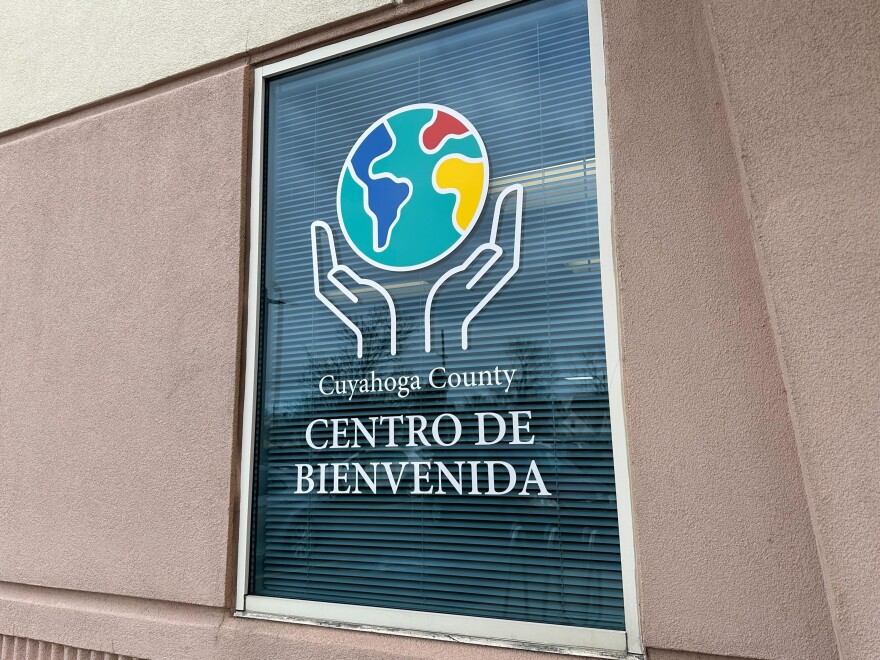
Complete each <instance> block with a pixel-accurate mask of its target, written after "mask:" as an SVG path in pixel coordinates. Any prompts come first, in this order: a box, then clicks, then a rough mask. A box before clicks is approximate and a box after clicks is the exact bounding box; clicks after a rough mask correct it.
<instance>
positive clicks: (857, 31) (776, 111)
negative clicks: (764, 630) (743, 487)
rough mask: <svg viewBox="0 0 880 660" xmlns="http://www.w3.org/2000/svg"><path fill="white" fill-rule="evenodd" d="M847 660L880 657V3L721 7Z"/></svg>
mask: <svg viewBox="0 0 880 660" xmlns="http://www.w3.org/2000/svg"><path fill="white" fill-rule="evenodd" d="M710 5H711V13H710V20H711V24H712V31H713V37H714V39H715V40H716V41H717V44H718V53H719V59H720V63H721V65H722V67H723V70H724V77H725V81H726V85H727V98H728V99H729V103H728V109H729V113H730V117H731V122H732V124H733V126H734V128H735V134H736V138H737V148H738V152H739V154H740V167H741V171H742V178H743V183H744V196H745V200H746V202H747V204H748V207H749V211H750V214H751V216H752V220H753V223H754V236H755V242H756V246H757V249H758V255H759V257H760V261H761V267H762V272H763V275H764V285H765V288H766V291H767V297H768V300H769V302H770V306H771V310H772V312H773V314H772V319H773V328H774V331H775V336H776V342H777V347H778V353H779V356H780V359H781V361H782V365H783V368H784V373H785V383H786V388H787V391H788V398H789V403H790V412H791V417H792V420H793V421H794V427H795V430H796V433H797V439H798V443H799V449H800V460H801V464H802V466H803V470H804V475H805V477H806V486H807V493H808V495H809V499H810V502H811V504H812V513H813V525H814V529H815V532H816V536H817V538H818V541H819V547H820V550H821V555H822V561H823V565H824V569H825V571H824V575H825V582H826V586H827V591H828V597H829V601H830V603H831V607H832V612H833V614H834V620H835V624H836V630H837V637H838V641H839V644H840V649H841V655H842V657H844V658H853V659H861V658H871V657H876V656H877V655H878V653H880V651H878V649H880V626H878V625H877V623H878V622H880V589H878V586H880V442H878V437H880V416H878V403H877V402H878V401H880V111H878V109H880V3H878V2H876V0H846V1H843V2H834V3H830V2H815V1H814V2H806V3H805V2H781V3H766V2H761V1H760V0H749V1H748V2H741V1H736V2H728V1H719V0H711V1H710Z"/></svg>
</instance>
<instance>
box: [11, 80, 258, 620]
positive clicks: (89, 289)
mask: <svg viewBox="0 0 880 660" xmlns="http://www.w3.org/2000/svg"><path fill="white" fill-rule="evenodd" d="M244 85H245V78H244V69H243V68H241V67H239V68H237V69H234V70H231V71H228V72H226V73H222V74H219V75H213V76H210V77H207V78H204V79H200V80H196V81H195V82H192V83H191V84H186V85H178V86H176V87H173V88H171V89H168V90H166V91H164V92H162V93H157V94H154V95H151V96H150V97H148V98H145V99H142V100H140V101H138V102H133V103H129V104H126V105H123V106H121V107H114V108H110V109H107V110H106V111H103V112H99V113H96V114H92V115H89V116H87V117H84V118H81V119H76V120H73V121H67V122H64V123H61V124H59V125H57V126H49V127H47V128H45V129H44V130H40V131H38V132H34V133H32V134H29V135H26V136H23V137H20V138H18V139H10V138H7V139H6V140H5V141H2V143H0V172H2V176H0V227H2V241H0V309H2V310H3V313H2V315H0V337H2V341H0V373H2V374H3V377H2V378H0V456H2V460H0V484H3V487H2V491H3V494H2V497H0V529H2V530H3V533H2V534H0V580H5V581H8V582H20V583H26V584H39V585H47V586H53V587H61V588H65V589H77V590H83V591H94V592H99V593H111V594H129V595H135V596H142V597H145V598H157V599H163V600H179V601H185V602H191V603H206V604H212V605H222V604H223V603H224V596H225V590H226V584H227V560H228V556H227V551H228V538H229V529H230V478H231V474H232V468H231V465H232V460H233V458H232V453H233V449H232V447H233V441H234V433H235V429H236V424H237V422H236V418H235V411H236V409H237V407H236V400H237V399H236V387H237V383H236V368H237V359H238V331H239V330H238V328H239V313H238V310H239V302H240V297H239V278H240V266H241V263H240V249H241V231H242V212H241V209H242V198H241V196H242V149H243V145H242V140H243V131H242V114H243V102H244V101H243V98H244V91H245V90H244Z"/></svg>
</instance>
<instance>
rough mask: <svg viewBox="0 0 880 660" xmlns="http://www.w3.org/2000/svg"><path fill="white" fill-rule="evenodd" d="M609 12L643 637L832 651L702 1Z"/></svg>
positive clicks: (759, 650) (751, 648)
mask: <svg viewBox="0 0 880 660" xmlns="http://www.w3.org/2000/svg"><path fill="white" fill-rule="evenodd" d="M606 12H607V13H606V19H605V26H606V51H607V57H608V84H609V116H610V125H611V157H612V174H613V179H614V213H615V220H614V221H615V239H616V242H615V243H616V249H617V257H618V263H617V267H618V274H619V275H618V276H619V283H618V284H619V291H620V314H621V324H622V327H621V345H622V351H623V376H624V395H625V397H626V414H627V422H628V427H629V438H628V440H629V445H630V452H631V454H630V458H631V463H632V479H633V503H634V508H635V527H636V537H637V538H636V546H637V560H638V564H639V584H640V589H641V608H642V620H643V625H644V631H643V635H644V640H645V644H646V645H647V646H653V647H662V648H669V649H683V650H689V651H699V652H702V653H713V654H717V655H730V656H739V655H742V656H748V657H756V658H773V659H780V660H781V659H783V658H791V659H792V660H795V659H798V660H800V659H802V658H823V659H825V658H828V659H830V658H834V657H836V650H835V643H834V637H833V632H832V629H831V625H830V619H829V612H828V607H827V604H826V600H825V594H824V592H823V588H822V577H821V570H820V565H819V561H818V556H817V551H816V544H815V541H814V539H813V534H812V529H811V525H810V518H809V512H808V508H807V501H806V497H805V493H804V488H803V481H802V478H801V474H800V468H799V465H798V456H797V451H796V446H795V440H794V434H793V431H792V427H791V423H790V420H789V417H788V406H787V402H786V398H785V388H784V384H783V380H782V375H781V373H780V369H779V361H778V358H777V355H776V348H775V345H774V341H773V333H772V330H771V327H770V320H769V316H768V310H767V307H766V304H765V300H764V293H763V286H762V280H761V274H760V272H759V269H758V263H757V260H756V258H755V251H754V245H753V241H752V232H751V224H750V222H749V216H748V213H747V212H746V209H745V208H744V206H743V201H742V194H741V188H740V178H739V171H738V168H737V162H736V156H735V152H734V148H733V145H732V143H731V139H730V134H729V131H728V120H727V116H726V113H725V110H724V99H723V97H722V92H721V87H720V85H719V82H718V75H717V70H716V66H715V59H714V55H713V50H712V48H711V43H710V40H709V34H708V31H707V27H706V20H705V15H704V8H703V6H702V3H700V2H677V3H666V2H656V3H645V2H639V1H637V0H621V1H619V2H614V3H607V4H606Z"/></svg>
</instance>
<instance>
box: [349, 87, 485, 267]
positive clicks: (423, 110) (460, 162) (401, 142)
mask: <svg viewBox="0 0 880 660" xmlns="http://www.w3.org/2000/svg"><path fill="white" fill-rule="evenodd" d="M488 186H489V159H488V156H487V154H486V147H485V145H484V144H483V140H482V139H481V138H480V135H479V133H477V130H476V129H475V128H474V126H473V124H471V123H470V122H469V121H468V120H467V119H465V118H464V117H463V116H462V115H461V114H459V113H458V112H456V111H455V110H452V109H451V108H447V107H445V106H442V105H435V104H429V103H422V104H417V105H408V106H405V107H403V108H398V109H397V110H394V111H392V112H389V113H388V114H386V115H385V116H383V117H381V118H380V119H378V120H377V121H376V122H374V123H373V125H372V126H370V127H369V128H368V129H367V130H366V131H364V133H363V134H362V135H361V136H360V138H358V140H357V142H355V144H354V146H353V147H352V149H351V152H350V153H349V155H348V157H347V158H346V159H345V164H344V165H343V168H342V173H341V174H340V177H339V186H338V189H337V195H336V205H337V213H338V215H339V223H340V227H341V229H342V233H343V235H344V236H345V239H346V240H347V241H348V244H349V245H351V247H352V249H354V251H355V252H356V253H357V254H358V255H360V256H361V257H362V258H363V259H364V260H366V261H367V262H369V263H371V264H373V265H375V266H378V267H379V268H384V269H386V270H396V271H407V270H416V269H418V268H424V267H425V266H429V265H430V264H433V263H435V262H437V261H439V260H440V259H442V258H443V257H445V256H447V255H448V254H450V253H451V252H452V251H453V250H455V248H456V247H458V246H459V245H460V244H461V242H462V241H464V239H465V238H466V237H467V235H468V234H469V233H470V232H471V231H472V230H473V228H474V226H475V225H476V223H477V220H478V219H479V217H480V212H481V211H482V209H483V205H484V203H485V201H486V193H487V190H488Z"/></svg>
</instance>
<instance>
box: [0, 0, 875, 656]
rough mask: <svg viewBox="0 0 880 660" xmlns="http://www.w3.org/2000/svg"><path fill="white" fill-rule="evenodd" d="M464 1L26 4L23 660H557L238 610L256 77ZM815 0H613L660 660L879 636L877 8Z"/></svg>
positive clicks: (6, 376)
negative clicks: (48, 653) (34, 654)
mask: <svg viewBox="0 0 880 660" xmlns="http://www.w3.org/2000/svg"><path fill="white" fill-rule="evenodd" d="M282 4H283V5H284V6H282ZM444 4H448V3H437V2H430V1H428V0H418V1H416V2H405V3H403V4H402V5H398V4H396V3H394V4H387V3H385V4H383V3H379V2H372V1H370V0H356V1H355V0H346V1H345V2H334V3H319V2H292V3H277V2H268V3H258V4H256V5H254V4H246V3H226V4H223V3H221V4H219V5H218V4H217V3H182V4H181V3H173V5H174V6H170V5H168V6H166V5H165V4H164V3H159V2H155V1H154V0H151V1H149V2H143V3H140V4H139V5H138V7H137V8H129V7H126V10H125V13H124V14H123V13H122V10H121V9H116V10H113V9H110V8H109V5H108V6H107V7H105V8H102V9H98V6H97V5H95V6H94V7H91V8H85V7H81V6H74V5H63V4H61V3H50V4H48V5H46V4H44V5H41V7H39V8H34V7H31V6H30V5H28V6H26V5H25V4H24V3H21V2H13V3H12V4H11V5H10V8H9V10H8V11H4V14H3V16H2V17H0V37H2V38H3V39H4V43H5V44H7V46H6V47H5V49H4V52H5V53H8V57H4V61H3V62H2V63H0V81H2V84H0V89H2V90H3V92H2V96H0V99H2V100H0V112H2V115H0V131H6V133H5V134H4V135H2V136H0V172H2V176H0V228H2V240H0V283H2V286H0V309H2V310H3V311H4V314H3V315H2V316H0V373H2V378H0V456H2V461H0V484H3V497H2V498H0V530H3V533H2V534H0V635H5V636H7V637H3V638H2V639H3V645H2V646H0V648H2V651H0V657H3V658H4V660H5V658H6V657H7V654H8V657H11V658H16V659H17V658H19V657H21V658H26V657H29V656H28V655H27V653H30V652H31V651H28V650H27V649H31V648H32V647H33V645H34V644H38V643H37V642H26V641H25V642H7V640H12V639H13V638H19V639H22V640H27V639H30V640H42V642H43V643H44V644H45V645H51V644H55V645H67V646H68V647H71V648H73V649H95V650H96V653H97V652H102V653H115V654H120V655H124V656H133V657H150V658H186V659H191V658H192V659H198V658H235V659H236V660H238V659H246V658H254V659H257V658H259V659H261V660H264V659H270V658H276V657H277V658H282V657H284V658H289V657H298V658H309V659H311V658H315V659H319V658H320V659H325V658H327V659H329V658H337V657H356V658H359V659H361V658H363V659H368V658H377V659H378V658H384V659H392V658H394V659H396V658H424V657H436V658H438V659H443V658H450V659H451V658H480V659H482V658H486V659H487V660H488V659H490V658H527V657H528V658H536V659H537V658H548V657H552V656H548V655H547V654H536V653H530V652H526V651H522V652H516V651H510V650H501V649H494V648H490V647H478V646H463V645H460V644H454V643H450V642H442V641H436V640H423V639H415V638H406V637H389V636H385V635H377V634H372V633H367V632H357V631H350V630H334V629H327V628H315V627H309V626H301V625H290V624H283V623H272V622H263V621H248V620H241V619H236V618H234V617H232V616H231V603H232V600H231V596H232V585H233V583H234V578H235V574H234V560H235V543H234V539H235V534H236V531H237V520H236V510H237V503H236V499H237V494H236V485H237V484H236V480H237V477H236V474H237V469H238V461H239V437H238V433H239V405H240V370H241V343H242V342H241V334H242V328H243V325H242V323H243V314H244V312H243V309H244V303H245V294H244V284H245V282H244V272H245V252H246V247H247V236H246V231H245V228H246V223H245V208H246V202H247V196H248V190H247V186H246V173H247V154H248V152H249V145H248V133H247V126H248V123H249V112H250V111H249V103H250V100H249V89H250V84H251V83H250V79H249V71H250V66H251V65H252V64H254V63H258V62H262V61H266V60H267V59H269V58H277V57H281V56H283V55H286V54H290V53H292V52H296V51H299V50H302V49H304V48H307V47H310V46H311V45H314V44H316V43H322V42H325V41H327V40H332V39H338V38H340V37H342V36H345V35H347V34H352V33H356V32H358V31H362V30H364V29H368V28H369V27H370V26H374V25H379V24H384V23H387V22H391V21H396V20H401V19H402V18H404V17H406V16H413V15H418V14H419V13H422V12H425V11H428V10H430V8H431V7H432V6H439V5H444ZM803 4H804V3H798V2H793V1H790V0H785V2H780V3H773V4H772V5H771V4H768V3H762V2H757V1H755V2H751V1H749V2H745V3H743V2H725V1H721V0H705V2H700V1H698V0H689V1H687V2H663V1H662V0H652V1H648V2H638V1H636V0H614V1H610V0H609V1H607V2H605V3H604V8H605V41H606V57H607V60H608V62H607V64H608V72H607V75H608V85H609V113H610V122H611V149H612V151H611V155H612V169H613V178H614V213H615V238H616V251H617V260H618V263H617V267H618V277H619V281H618V285H619V295H620V307H621V344H622V348H623V364H622V372H623V377H624V395H625V398H626V414H627V425H628V430H629V443H630V451H631V473H632V480H633V496H632V497H633V505H634V514H635V525H636V533H637V539H636V541H637V545H636V554H637V564H638V578H639V585H640V590H641V594H640V596H641V615H642V622H643V633H644V641H645V644H646V645H647V646H648V647H650V652H649V658H650V659H651V660H707V659H709V658H711V659H712V660H725V658H737V657H747V658H766V659H772V660H776V659H777V658H778V659H787V658H791V659H795V658H799V659H800V658H817V659H822V660H824V659H825V658H828V659H833V658H837V657H840V658H843V659H846V660H850V659H853V660H855V659H861V658H867V657H871V656H872V654H873V653H874V649H875V648H877V647H880V639H878V637H877V635H878V632H877V628H876V626H875V625H873V624H872V622H876V620H877V618H878V614H880V597H878V595H877V589H876V585H877V584H878V582H880V575H878V572H880V568H878V566H877V563H876V561H875V559H876V556H877V554H878V551H880V537H878V535H877V534H878V532H877V530H878V526H877V525H876V524H873V525H872V524H871V522H872V521H873V522H874V523H876V520H877V511H878V510H880V506H878V505H880V490H878V488H877V487H876V484H878V483H880V479H878V476H880V475H878V473H877V471H878V469H880V468H878V467H877V466H878V465H880V461H878V458H880V456H878V451H880V450H878V449H877V443H876V442H874V439H875V438H876V431H877V421H876V419H877V416H876V409H877V406H876V401H877V399H878V397H877V394H880V392H878V389H880V388H878V380H880V379H878V376H877V374H878V373H880V370H878V368H877V367H878V366H880V365H878V359H880V358H878V346H880V341H878V332H880V331H878V327H880V324H878V320H880V318H878V317H880V311H878V310H880V306H878V305H877V304H876V303H877V294H876V291H877V290H880V287H878V284H880V282H878V277H880V268H878V266H880V264H878V261H877V257H876V255H877V254H878V253H880V251H878V248H880V245H878V243H880V231H878V229H877V218H878V217H880V213H878V211H880V208H878V207H880V193H878V192H877V191H878V190H880V181H878V172H880V167H878V163H877V158H878V156H877V154H878V153H880V150H878V148H877V147H878V144H877V142H878V139H880V129H878V123H877V121H876V108H877V107H878V103H877V101H878V100H880V99H878V94H880V92H878V90H880V84H878V83H880V81H878V79H877V77H878V71H880V66H878V62H880V43H878V35H880V9H878V7H877V6H876V4H875V3H873V2H871V0H861V1H855V0H848V1H847V2H845V3H833V4H832V3H830V2H818V1H815V2H811V3H807V5H808V6H807V7H804V6H803ZM365 12H366V13H365ZM346 17H353V18H351V19H350V20H348V19H347V20H342V19H345V18H346ZM319 26H327V27H326V28H322V29H321V30H317V29H316V28H317V27H319ZM71 34H76V35H77V37H78V38H77V39H72V38H70V35H71ZM80 37H81V38H80ZM278 40H284V41H282V42H281V43H277V44H273V45H269V46H267V44H270V42H276V41H278ZM35 44H39V45H40V47H39V48H36V47H35ZM194 69H197V70H194ZM84 106H85V107H84ZM59 113H61V114H59ZM34 122H36V123H34ZM53 652H54V649H53ZM65 652H66V651H65ZM64 657H66V656H64Z"/></svg>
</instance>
